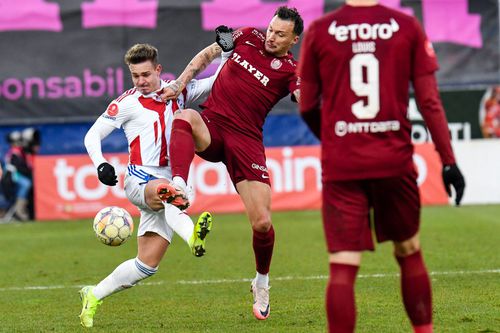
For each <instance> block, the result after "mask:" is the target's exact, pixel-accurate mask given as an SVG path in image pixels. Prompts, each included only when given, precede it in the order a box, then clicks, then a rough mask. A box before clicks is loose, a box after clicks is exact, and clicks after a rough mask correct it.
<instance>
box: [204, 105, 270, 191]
mask: <svg viewBox="0 0 500 333" xmlns="http://www.w3.org/2000/svg"><path fill="white" fill-rule="evenodd" d="M202 119H203V121H204V122H205V124H206V125H207V127H208V130H209V132H210V138H211V142H210V145H209V146H208V148H207V149H205V150H204V151H202V152H200V153H196V154H197V155H198V156H200V157H201V158H203V159H204V160H207V161H210V162H223V163H224V164H225V165H226V168H227V172H228V173H229V176H230V177H231V181H232V182H233V184H234V185H236V184H237V183H239V182H240V181H242V180H256V181H259V182H261V183H265V184H268V185H271V182H270V181H269V173H268V170H267V166H266V154H265V150H264V144H263V143H262V141H261V140H259V139H256V138H253V137H251V136H247V135H245V134H243V133H241V132H236V131H234V130H230V129H227V128H226V127H223V126H219V125H217V124H216V121H215V120H212V119H210V120H209V119H208V118H207V116H205V115H203V114H202Z"/></svg>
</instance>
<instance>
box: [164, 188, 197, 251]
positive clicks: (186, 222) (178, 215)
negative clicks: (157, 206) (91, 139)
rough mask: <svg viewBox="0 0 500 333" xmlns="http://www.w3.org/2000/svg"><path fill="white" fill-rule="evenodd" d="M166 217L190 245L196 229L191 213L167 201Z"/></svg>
mask: <svg viewBox="0 0 500 333" xmlns="http://www.w3.org/2000/svg"><path fill="white" fill-rule="evenodd" d="M181 179H182V178H181ZM165 219H166V220H167V223H168V225H169V226H170V228H172V229H173V230H174V231H175V233H176V234H177V235H179V236H180V237H181V238H182V239H184V241H185V242H186V243H187V244H188V245H189V240H190V239H191V236H192V235H193V231H194V224H193V221H192V220H191V218H190V217H189V215H188V214H186V213H185V212H183V211H181V210H180V209H179V208H177V207H175V206H173V205H171V204H167V203H165Z"/></svg>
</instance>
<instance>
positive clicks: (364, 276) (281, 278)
mask: <svg viewBox="0 0 500 333" xmlns="http://www.w3.org/2000/svg"><path fill="white" fill-rule="evenodd" d="M499 273H500V268H497V269H483V270H477V271H444V272H430V275H431V276H439V275H448V276H454V275H473V274H499ZM397 276H399V274H398V273H387V274H385V273H384V274H359V275H358V278H359V279H373V278H386V277H397ZM326 279H328V276H327V275H312V276H279V277H272V278H271V280H273V281H294V280H326ZM250 281H252V279H216V280H178V281H173V282H170V281H153V282H144V283H140V285H141V286H153V285H154V286H156V285H162V284H168V283H171V284H227V283H242V282H250ZM81 287H83V285H73V286H67V285H54V286H25V287H4V288H0V292H2V291H19V290H53V289H78V288H81Z"/></svg>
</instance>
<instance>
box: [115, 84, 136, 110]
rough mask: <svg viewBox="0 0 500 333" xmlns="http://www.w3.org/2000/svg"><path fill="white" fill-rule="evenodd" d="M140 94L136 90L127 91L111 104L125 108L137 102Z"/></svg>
mask: <svg viewBox="0 0 500 333" xmlns="http://www.w3.org/2000/svg"><path fill="white" fill-rule="evenodd" d="M139 95H140V93H139V92H138V91H137V89H136V88H132V89H129V90H127V91H125V92H124V93H123V94H121V95H120V96H118V97H117V98H116V99H115V100H114V101H113V103H116V104H117V105H118V106H125V105H127V104H129V103H133V102H135V101H136V100H137V98H138V96H139Z"/></svg>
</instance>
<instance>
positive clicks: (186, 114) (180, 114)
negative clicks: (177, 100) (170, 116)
mask: <svg viewBox="0 0 500 333" xmlns="http://www.w3.org/2000/svg"><path fill="white" fill-rule="evenodd" d="M195 113H196V114H197V113H198V111H195V110H193V109H179V110H177V111H175V113H174V119H181V120H184V121H187V122H189V123H191V124H192V123H193V121H194V120H195V117H196V114H195Z"/></svg>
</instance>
